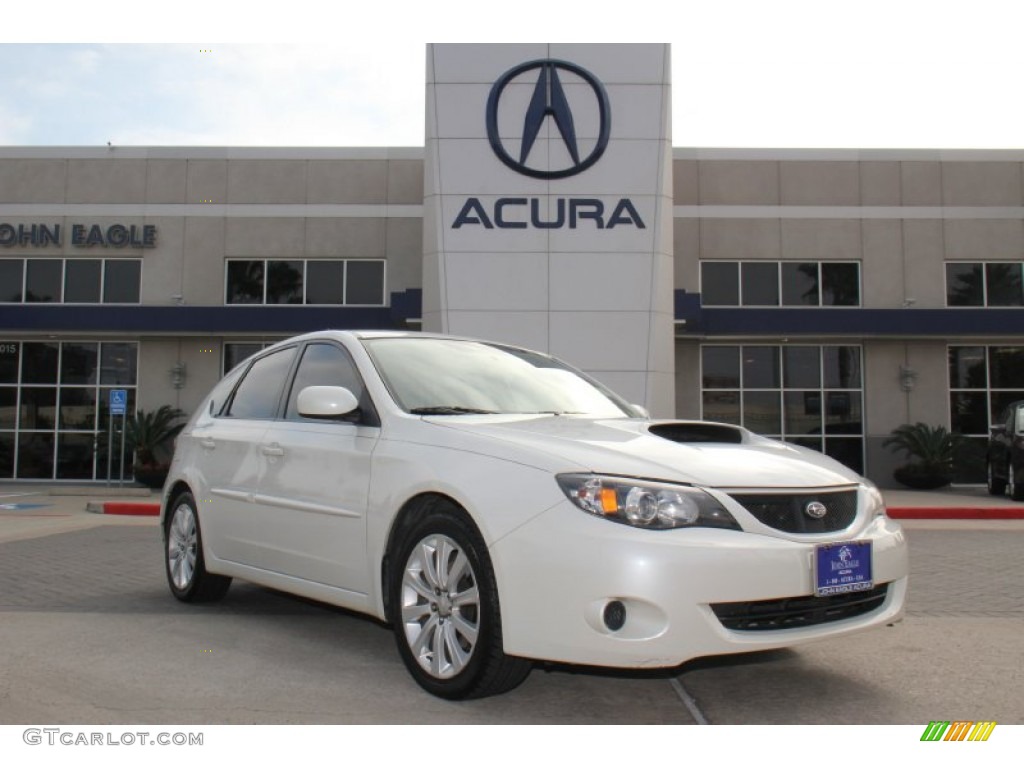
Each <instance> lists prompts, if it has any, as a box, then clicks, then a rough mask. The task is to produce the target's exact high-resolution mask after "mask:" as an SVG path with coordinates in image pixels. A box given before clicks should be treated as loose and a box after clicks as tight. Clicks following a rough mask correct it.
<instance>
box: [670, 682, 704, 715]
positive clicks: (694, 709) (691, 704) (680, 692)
mask: <svg viewBox="0 0 1024 768" xmlns="http://www.w3.org/2000/svg"><path fill="white" fill-rule="evenodd" d="M669 682H670V683H672V690H674V691H675V692H676V695H677V696H678V697H679V700H680V701H681V702H683V706H685V707H686V709H687V710H688V711H689V712H690V716H691V717H693V719H694V720H696V721H697V725H708V724H709V723H708V719H707V718H706V717H704V713H703V712H701V711H700V707H698V706H697V701H696V699H694V698H693V696H691V695H690V694H689V692H687V690H686V689H685V688H684V687H683V684H682V683H681V682H679V678H678V677H673V678H672V679H671V680H670V681H669Z"/></svg>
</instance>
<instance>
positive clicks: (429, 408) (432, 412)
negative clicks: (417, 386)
mask: <svg viewBox="0 0 1024 768" xmlns="http://www.w3.org/2000/svg"><path fill="white" fill-rule="evenodd" d="M409 413H411V414H414V415H416V416H459V415H461V414H464V413H497V411H485V410H483V409H482V408H465V407H463V406H461V405H426V406H423V407H422V408H412V409H410V411H409Z"/></svg>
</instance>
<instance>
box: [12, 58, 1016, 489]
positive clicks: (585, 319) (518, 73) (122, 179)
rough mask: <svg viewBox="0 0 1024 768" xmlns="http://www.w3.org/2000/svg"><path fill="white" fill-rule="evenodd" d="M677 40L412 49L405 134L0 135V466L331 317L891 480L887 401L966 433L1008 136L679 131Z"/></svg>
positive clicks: (1006, 248)
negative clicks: (877, 140)
mask: <svg viewBox="0 0 1024 768" xmlns="http://www.w3.org/2000/svg"><path fill="white" fill-rule="evenodd" d="M669 56H670V51H669V48H668V46H664V45H554V44H552V45H433V46H429V47H428V49H427V83H426V89H427V109H426V116H425V125H426V130H425V140H424V145H423V146H422V147H415V148H241V147H238V148H231V147H229V148H206V147H188V148H171V147H148V148H147V147H99V148H92V147H3V148H0V480H2V479H18V480H50V481H52V480H58V481H76V482H82V481H90V480H100V479H104V478H106V477H107V473H108V467H107V458H106V452H105V451H104V450H97V445H99V444H101V443H102V442H103V436H105V435H106V434H107V432H108V427H109V419H110V415H109V414H110V402H111V400H110V398H111V392H112V391H115V390H125V391H126V394H127V401H128V402H127V409H128V411H129V412H131V411H132V410H134V409H135V408H144V409H146V410H150V409H154V408H157V407H159V406H161V405H164V404H169V405H171V406H175V407H179V408H181V409H183V410H185V411H189V410H191V409H192V408H194V407H195V406H196V405H197V403H198V402H199V400H200V399H201V398H202V397H203V395H204V394H205V393H206V392H207V390H208V389H209V388H210V387H211V386H212V385H213V383H214V382H216V381H217V379H218V378H219V377H220V376H221V375H222V374H223V373H224V372H225V371H226V370H228V369H229V368H231V367H232V366H234V365H235V364H237V363H238V362H240V361H241V360H243V359H244V358H246V357H247V356H248V355H250V354H252V353H254V352H256V351H258V350H259V349H261V348H262V347H263V346H265V345H267V344H269V343H272V342H274V341H276V340H279V339H282V338H286V337H288V336H290V335H294V334H296V333H300V332H304V331H309V330H316V329H323V328H342V329H346V328H347V329H365V328H392V329H411V330H425V331H439V332H448V333H457V334H461V335H470V336H476V337H481V338H487V339H494V340H498V341H506V342H511V343H517V344H522V345H524V346H528V347H531V348H535V349H541V350H544V351H548V352H551V353H552V354H555V355H558V356H559V357H562V358H563V359H566V360H568V361H569V362H571V363H573V364H575V365H577V366H578V367H580V368H583V369H584V370H586V371H588V372H590V373H592V374H593V375H594V376H596V377H597V378H598V379H600V380H602V381H604V382H606V383H607V384H608V385H609V386H611V387H612V388H613V389H616V390H617V391H620V392H621V393H622V394H623V395H625V396H626V397H627V398H628V399H629V400H630V401H632V402H637V403H640V404H643V405H645V406H646V407H647V408H648V409H649V410H650V411H651V413H652V415H653V416H655V417H658V418H672V417H677V418H684V419H695V418H704V419H711V420H716V421H723V422H729V423H735V424H742V425H743V426H746V427H748V428H749V429H751V430H752V431H754V432H757V433H760V434H764V435H768V436H772V437H777V438H780V439H783V440H786V441H789V442H792V443H797V444H800V445H804V446H809V447H812V448H815V449H817V450H822V451H824V452H826V453H828V454H829V455H832V456H834V457H836V458H837V459H839V460H840V461H843V462H844V463H846V464H848V465H849V466H851V467H854V468H855V469H857V470H858V471H862V472H864V473H865V474H867V475H868V476H869V477H870V478H872V479H873V480H875V481H876V482H878V483H879V484H881V485H892V484H893V481H892V480H891V473H892V469H893V467H894V466H895V465H896V464H897V463H899V460H898V458H897V457H895V456H893V455H892V454H891V452H890V451H889V450H888V449H887V448H885V447H884V446H883V445H882V443H883V441H884V439H885V438H886V436H887V435H888V434H889V432H890V431H891V430H892V429H893V428H894V427H897V426H899V425H900V424H903V423H906V422H918V421H921V422H925V423H928V424H932V425H944V426H947V427H949V428H951V429H953V430H955V431H958V432H960V433H962V434H964V435H966V436H968V437H969V438H971V439H972V441H971V443H970V445H971V446H973V448H974V449H975V450H980V448H981V446H983V444H984V439H985V436H986V435H987V434H988V430H989V427H990V425H991V424H992V423H993V422H994V420H996V419H997V418H998V416H999V413H1000V411H1001V410H1002V408H1003V406H1005V405H1006V404H1007V403H1009V402H1011V401H1013V400H1016V399H1024V314H1022V308H1024V280H1022V274H1021V272H1022V267H1024V152H1020V151H1009V150H1008V151H966V150H956V151H953V150H950V151H945V150H899V151H896V150H862V151H858V150H770V149H736V150H728V149H700V148H684V147H673V146H672V142H671V118H670V115H671V108H670V105H671V103H672V100H673V98H674V99H675V101H677V102H678V101H680V100H682V101H683V102H684V106H685V99H686V93H685V90H677V91H676V92H675V93H674V94H673V92H672V88H671V82H670V76H669V72H670V66H669ZM695 108H696V105H695ZM683 111H684V112H685V109H684V110H683ZM424 375H429V372H424ZM968 453H969V452H968ZM737 471H738V473H739V472H742V468H739V467H738V468H737ZM957 471H958V475H959V476H958V480H959V481H961V482H978V481H981V480H983V471H984V468H983V466H981V465H980V464H979V463H978V462H977V458H976V455H975V457H974V460H973V461H972V460H971V457H970V456H969V455H966V454H965V456H964V458H963V460H962V461H961V462H959V465H958V470H957Z"/></svg>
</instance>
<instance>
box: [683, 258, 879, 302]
mask: <svg viewBox="0 0 1024 768" xmlns="http://www.w3.org/2000/svg"><path fill="white" fill-rule="evenodd" d="M700 272H701V274H700V286H701V304H702V305H703V306H705V307H778V306H783V307H858V306H860V264H859V263H858V262H855V261H703V262H701V270H700Z"/></svg>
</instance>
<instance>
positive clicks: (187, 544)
mask: <svg viewBox="0 0 1024 768" xmlns="http://www.w3.org/2000/svg"><path fill="white" fill-rule="evenodd" d="M170 510H171V511H170V513H169V514H168V515H167V526H166V528H165V529H164V565H165V568H164V570H165V572H166V573H167V584H168V586H169V587H170V588H171V594H173V595H174V596H175V597H176V598H178V599H179V600H181V601H182V602H184V603H209V602H213V601H215V600H220V599H221V598H222V597H224V595H225V594H226V593H227V591H228V587H230V586H231V578H230V577H228V576H218V575H217V574H213V573H210V572H209V571H207V570H206V560H205V559H204V558H203V534H202V531H201V530H200V527H199V515H198V513H197V512H196V500H195V499H194V498H193V496H192V494H191V493H187V492H186V493H182V494H181V495H179V496H176V497H175V499H174V501H173V502H172V503H171V506H170Z"/></svg>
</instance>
